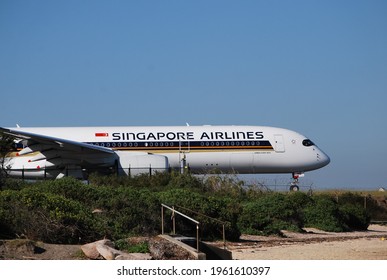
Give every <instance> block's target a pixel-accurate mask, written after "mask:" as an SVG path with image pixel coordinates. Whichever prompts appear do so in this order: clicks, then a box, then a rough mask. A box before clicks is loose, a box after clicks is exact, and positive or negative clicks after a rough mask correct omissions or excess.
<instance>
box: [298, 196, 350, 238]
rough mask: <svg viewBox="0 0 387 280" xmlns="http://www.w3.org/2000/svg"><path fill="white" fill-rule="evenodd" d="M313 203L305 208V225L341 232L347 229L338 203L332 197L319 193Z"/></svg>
mask: <svg viewBox="0 0 387 280" xmlns="http://www.w3.org/2000/svg"><path fill="white" fill-rule="evenodd" d="M313 200H314V201H313V203H311V204H309V205H308V206H307V207H305V209H304V218H305V225H306V226H307V227H315V228H318V229H321V230H325V231H332V232H341V231H344V230H345V227H344V225H343V224H342V222H341V219H340V218H341V217H340V212H339V208H338V205H337V203H336V202H335V201H334V200H333V199H332V198H330V197H328V196H324V195H318V196H314V197H313Z"/></svg>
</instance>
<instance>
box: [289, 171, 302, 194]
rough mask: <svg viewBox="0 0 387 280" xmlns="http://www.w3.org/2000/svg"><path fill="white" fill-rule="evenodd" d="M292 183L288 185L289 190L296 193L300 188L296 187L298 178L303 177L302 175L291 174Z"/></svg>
mask: <svg viewBox="0 0 387 280" xmlns="http://www.w3.org/2000/svg"><path fill="white" fill-rule="evenodd" d="M292 175H293V182H292V183H291V184H290V187H289V190H290V191H291V192H298V191H299V190H300V187H299V186H298V178H300V177H304V173H298V172H294V173H293V174H292Z"/></svg>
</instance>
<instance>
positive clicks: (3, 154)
mask: <svg viewBox="0 0 387 280" xmlns="http://www.w3.org/2000/svg"><path fill="white" fill-rule="evenodd" d="M13 150H15V142H14V138H13V137H12V136H9V135H7V134H4V133H1V132H0V189H1V188H2V187H3V185H4V182H5V179H6V177H7V172H6V171H7V166H6V165H7V159H6V158H7V154H8V153H9V152H11V151H13Z"/></svg>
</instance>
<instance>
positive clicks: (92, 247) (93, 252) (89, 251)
mask: <svg viewBox="0 0 387 280" xmlns="http://www.w3.org/2000/svg"><path fill="white" fill-rule="evenodd" d="M98 245H100V246H101V245H105V246H111V247H113V246H114V245H113V242H111V241H110V240H109V239H102V240H99V241H96V242H92V243H88V244H85V245H82V246H81V249H82V251H83V253H84V254H85V255H86V257H88V258H89V259H93V260H96V259H98V258H99V257H100V256H101V253H100V252H99V251H98V250H97V246H98Z"/></svg>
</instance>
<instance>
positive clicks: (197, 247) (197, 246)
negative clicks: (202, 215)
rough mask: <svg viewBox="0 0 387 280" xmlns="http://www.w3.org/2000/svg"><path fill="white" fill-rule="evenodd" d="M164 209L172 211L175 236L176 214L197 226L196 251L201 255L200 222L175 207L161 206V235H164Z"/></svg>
mask: <svg viewBox="0 0 387 280" xmlns="http://www.w3.org/2000/svg"><path fill="white" fill-rule="evenodd" d="M164 208H167V209H169V210H171V211H172V219H173V234H175V214H178V215H180V216H182V217H184V218H186V219H188V220H190V221H191V222H194V223H195V224H196V251H197V252H198V253H199V225H200V222H198V221H196V220H194V219H192V218H191V217H189V216H187V215H185V214H183V213H181V212H179V211H177V210H175V208H174V207H169V206H168V205H165V204H161V234H164Z"/></svg>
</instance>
